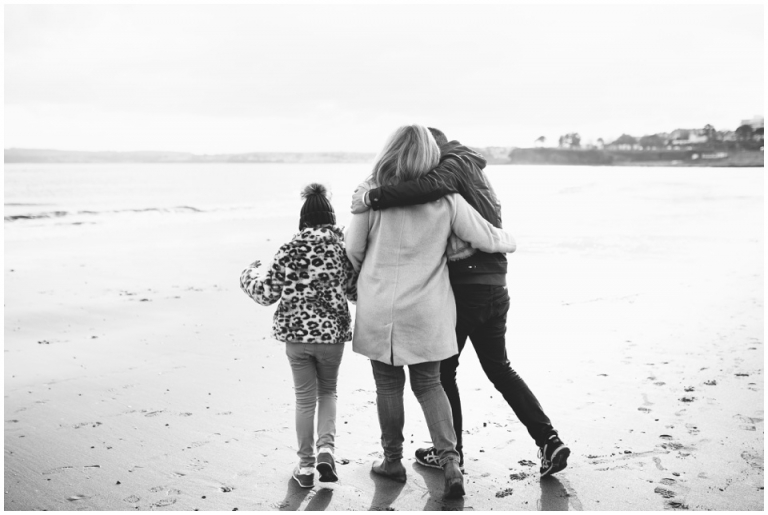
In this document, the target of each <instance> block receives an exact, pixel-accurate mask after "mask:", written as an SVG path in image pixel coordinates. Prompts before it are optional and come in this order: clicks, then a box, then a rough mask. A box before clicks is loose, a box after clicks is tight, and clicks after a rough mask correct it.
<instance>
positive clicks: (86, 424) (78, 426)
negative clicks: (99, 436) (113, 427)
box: [72, 422, 101, 429]
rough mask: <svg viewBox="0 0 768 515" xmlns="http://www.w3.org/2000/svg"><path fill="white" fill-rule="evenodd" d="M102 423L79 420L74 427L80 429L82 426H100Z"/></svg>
mask: <svg viewBox="0 0 768 515" xmlns="http://www.w3.org/2000/svg"><path fill="white" fill-rule="evenodd" d="M100 425H101V422H79V423H77V424H74V425H73V426H72V429H80V428H81V427H85V426H91V427H99V426H100Z"/></svg>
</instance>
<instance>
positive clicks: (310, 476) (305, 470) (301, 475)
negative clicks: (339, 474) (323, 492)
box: [293, 467, 315, 488]
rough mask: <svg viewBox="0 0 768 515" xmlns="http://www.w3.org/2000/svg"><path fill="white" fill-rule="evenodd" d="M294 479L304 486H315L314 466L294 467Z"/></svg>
mask: <svg viewBox="0 0 768 515" xmlns="http://www.w3.org/2000/svg"><path fill="white" fill-rule="evenodd" d="M293 479H295V480H296V482H297V483H298V484H299V486H300V487H302V488H312V487H313V486H315V469H314V467H296V468H295V469H293Z"/></svg>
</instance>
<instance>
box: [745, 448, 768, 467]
mask: <svg viewBox="0 0 768 515" xmlns="http://www.w3.org/2000/svg"><path fill="white" fill-rule="evenodd" d="M741 458H742V459H743V460H744V461H746V462H747V464H749V466H750V467H752V468H753V469H758V470H763V457H762V456H760V455H758V454H753V453H750V452H749V451H744V452H742V453H741Z"/></svg>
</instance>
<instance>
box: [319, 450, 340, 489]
mask: <svg viewBox="0 0 768 515" xmlns="http://www.w3.org/2000/svg"><path fill="white" fill-rule="evenodd" d="M317 473H318V474H320V482H321V483H335V482H336V481H338V480H339V476H337V475H336V460H334V459H333V454H332V453H330V452H327V451H320V452H319V453H318V454H317Z"/></svg>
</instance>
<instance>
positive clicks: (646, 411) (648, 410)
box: [637, 406, 651, 413]
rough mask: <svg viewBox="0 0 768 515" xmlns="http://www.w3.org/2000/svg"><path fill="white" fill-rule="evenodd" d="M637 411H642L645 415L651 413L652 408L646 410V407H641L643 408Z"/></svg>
mask: <svg viewBox="0 0 768 515" xmlns="http://www.w3.org/2000/svg"><path fill="white" fill-rule="evenodd" d="M637 411H642V412H643V413H650V412H651V409H650V408H644V407H642V406H641V407H639V408H637Z"/></svg>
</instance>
